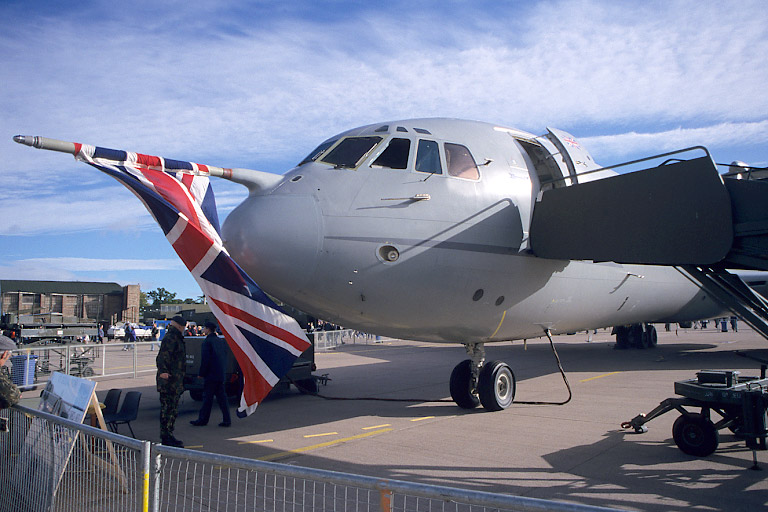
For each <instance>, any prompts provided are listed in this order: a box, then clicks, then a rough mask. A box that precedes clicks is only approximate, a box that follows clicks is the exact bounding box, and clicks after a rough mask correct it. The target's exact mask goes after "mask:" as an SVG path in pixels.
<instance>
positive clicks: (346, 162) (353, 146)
mask: <svg viewBox="0 0 768 512" xmlns="http://www.w3.org/2000/svg"><path fill="white" fill-rule="evenodd" d="M381 140H382V138H381V137H347V138H346V139H344V140H342V141H341V142H339V144H338V145H337V146H336V147H335V148H333V149H332V150H331V151H330V152H329V153H328V154H327V155H325V156H324V157H323V159H322V160H321V161H322V162H325V163H327V164H332V165H335V166H337V167H352V168H354V167H357V166H358V164H359V163H360V161H361V160H362V159H363V158H365V157H366V156H367V155H368V153H370V152H371V150H372V149H373V148H375V147H376V145H378V143H379V142H381Z"/></svg>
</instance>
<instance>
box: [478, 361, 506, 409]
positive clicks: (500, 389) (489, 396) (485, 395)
mask: <svg viewBox="0 0 768 512" xmlns="http://www.w3.org/2000/svg"><path fill="white" fill-rule="evenodd" d="M478 380H479V382H478V383H477V392H478V395H479V396H480V403H481V404H483V407H484V408H485V409H486V410H488V411H501V410H503V409H506V408H507V407H509V406H510V405H512V401H513V400H514V399H515V388H516V383H515V374H514V373H512V370H511V369H510V368H509V365H508V364H507V363H504V362H502V361H490V362H488V363H485V364H484V365H483V367H482V369H481V370H480V377H479V379H478Z"/></svg>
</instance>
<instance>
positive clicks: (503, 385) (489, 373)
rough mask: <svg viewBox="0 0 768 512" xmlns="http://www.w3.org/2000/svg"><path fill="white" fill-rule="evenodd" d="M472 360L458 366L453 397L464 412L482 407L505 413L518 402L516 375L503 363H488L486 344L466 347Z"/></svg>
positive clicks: (455, 373)
mask: <svg viewBox="0 0 768 512" xmlns="http://www.w3.org/2000/svg"><path fill="white" fill-rule="evenodd" d="M464 348H465V349H466V350H467V354H468V355H469V357H470V359H465V360H464V361H462V362H460V363H459V364H457V365H456V367H455V368H454V369H453V372H451V384H450V387H451V398H453V401H454V402H456V405H458V406H459V407H461V408H463V409H474V408H475V407H477V406H478V405H479V404H483V407H484V408H485V409H486V410H488V411H501V410H503V409H506V408H507V407H509V406H510V405H511V404H512V401H513V400H514V399H515V387H516V384H515V374H514V373H512V370H511V369H510V368H509V365H508V364H507V363H504V362H502V361H489V362H485V346H484V344H483V343H467V344H465V345H464Z"/></svg>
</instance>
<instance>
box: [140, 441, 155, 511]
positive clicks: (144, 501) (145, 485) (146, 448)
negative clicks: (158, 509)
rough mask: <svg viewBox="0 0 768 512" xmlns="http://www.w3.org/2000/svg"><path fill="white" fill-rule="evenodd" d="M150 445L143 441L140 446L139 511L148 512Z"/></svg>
mask: <svg viewBox="0 0 768 512" xmlns="http://www.w3.org/2000/svg"><path fill="white" fill-rule="evenodd" d="M151 447H152V443H150V442H149V441H144V442H143V443H142V444H141V474H142V475H143V477H144V478H143V481H142V487H141V510H142V512H149V473H150V470H151V469H152V467H151V464H150V460H151V458H150V451H151Z"/></svg>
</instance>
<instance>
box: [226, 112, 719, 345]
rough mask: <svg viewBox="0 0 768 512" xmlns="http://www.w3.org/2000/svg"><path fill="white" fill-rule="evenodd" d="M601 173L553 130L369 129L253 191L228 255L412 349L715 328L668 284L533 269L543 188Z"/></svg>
mask: <svg viewBox="0 0 768 512" xmlns="http://www.w3.org/2000/svg"><path fill="white" fill-rule="evenodd" d="M597 167H598V166H597V164H595V163H594V161H593V160H592V158H591V156H589V154H588V153H587V152H586V151H585V150H584V149H583V148H581V146H580V145H579V144H578V142H577V141H575V139H573V138H572V137H570V136H569V135H568V134H565V133H564V132H559V131H557V130H550V131H549V135H548V136H542V137H536V136H534V135H532V134H528V133H525V132H521V131H518V130H512V129H508V128H503V127H497V126H494V125H492V124H486V123H479V122H472V121H460V120H449V119H417V120H408V121H396V122H390V123H379V124H375V125H369V126H366V127H362V128H358V129H355V130H351V131H349V132H345V133H343V134H340V135H338V136H335V137H332V138H331V139H328V141H326V142H325V143H324V144H322V145H321V146H320V147H319V148H318V149H317V150H316V151H314V152H313V153H312V154H310V156H308V157H307V159H305V161H304V162H302V163H301V164H300V165H299V166H298V167H296V168H294V169H292V170H290V171H288V172H287V173H286V174H285V175H284V176H283V179H282V180H280V181H279V183H277V184H275V185H274V186H269V187H262V188H254V189H253V190H252V192H251V194H250V196H249V197H248V198H247V199H246V200H245V201H244V202H243V203H242V204H241V205H239V206H238V207H237V208H236V209H235V210H234V211H233V212H232V213H231V214H230V215H229V217H228V218H227V220H226V222H225V223H224V226H223V234H224V240H225V245H226V247H227V249H228V250H229V251H230V253H231V254H232V256H233V258H234V259H235V260H236V261H237V262H238V263H239V264H240V265H241V266H242V267H243V268H244V269H245V270H246V271H247V272H248V273H249V274H250V275H251V276H252V277H253V278H254V280H255V281H256V282H258V283H259V285H260V286H261V287H262V288H263V289H264V290H265V291H266V292H267V293H269V294H272V295H274V296H275V297H277V298H279V299H280V300H283V301H285V302H286V303H289V304H291V305H293V306H295V307H297V308H299V309H302V310H304V311H307V312H308V313H311V314H313V315H316V316H318V317H319V318H323V319H325V320H328V321H332V322H334V323H338V324H341V325H344V326H346V327H350V328H355V329H359V330H362V331H366V332H371V333H376V334H381V335H387V336H393V337H401V338H407V339H414V340H423V341H435V342H460V343H475V342H492V341H503V340H513V339H521V338H531V337H536V336H540V335H542V334H543V332H544V330H545V329H550V330H551V331H552V332H553V333H562V332H572V331H577V330H584V329H590V328H598V327H606V326H611V325H619V324H632V323H641V322H651V321H683V320H693V319H698V318H705V317H708V316H712V315H716V314H718V313H719V312H720V311H721V308H720V307H719V306H717V305H716V304H715V303H714V302H713V301H712V300H711V299H710V298H709V297H707V296H706V295H705V294H703V293H702V292H701V291H700V290H699V289H698V288H697V287H696V286H695V285H693V284H692V283H690V282H689V281H688V280H687V279H686V278H685V277H684V276H683V275H682V274H681V273H680V272H678V271H677V270H676V269H674V268H669V267H655V266H640V265H619V264H615V263H593V262H588V261H563V260H547V259H542V258H537V257H535V256H533V255H532V254H530V252H529V251H528V230H529V226H530V219H531V215H532V211H533V208H534V205H535V201H536V197H537V195H538V193H539V191H540V190H541V189H542V187H551V186H567V185H569V184H570V183H571V181H572V180H575V179H574V178H571V177H569V176H572V175H573V174H574V173H575V172H578V171H583V170H589V169H595V168H597ZM612 174H613V173H610V172H607V171H602V172H600V173H596V174H595V175H593V176H591V178H590V179H599V178H601V177H605V176H608V175H612ZM582 179H583V178H582ZM573 214H574V215H578V212H573Z"/></svg>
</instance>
